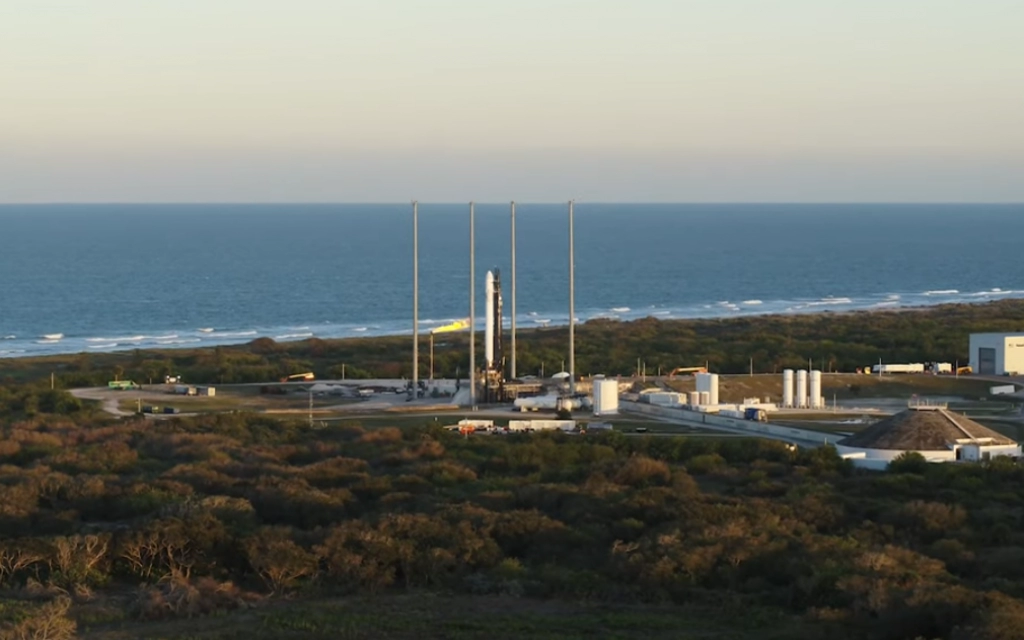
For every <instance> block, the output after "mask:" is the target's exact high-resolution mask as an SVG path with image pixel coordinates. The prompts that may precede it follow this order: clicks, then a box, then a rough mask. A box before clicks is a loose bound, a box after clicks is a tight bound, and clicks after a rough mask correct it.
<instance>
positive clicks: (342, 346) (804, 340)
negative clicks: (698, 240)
mask: <svg viewBox="0 0 1024 640" xmlns="http://www.w3.org/2000/svg"><path fill="white" fill-rule="evenodd" d="M1021 330H1024V301H1021V300H1007V301H1000V302H993V303H990V304H984V305H946V306H940V307H932V308H926V309H918V310H912V311H889V312H856V313H847V314H835V313H822V314H817V315H788V316H755V317H745V318H732V319H723V320H657V319H655V318H646V319H642V320H636V321H633V322H617V321H610V320H593V321H590V322H587V323H585V324H583V325H581V326H580V327H579V329H578V331H577V345H576V362H577V370H578V371H579V372H580V373H582V374H585V375H586V374H591V373H606V374H624V375H628V374H631V373H633V372H634V371H635V370H636V364H637V359H640V360H642V361H643V362H644V363H646V371H647V373H648V374H655V373H656V372H657V371H658V370H659V369H661V370H662V371H664V372H668V371H669V370H671V369H673V368H674V367H677V366H691V365H697V364H704V363H705V362H707V363H709V364H710V366H711V369H712V370H713V371H718V372H721V373H745V372H747V371H748V370H749V367H750V361H751V358H753V364H754V370H755V371H757V372H762V373H774V372H777V371H781V370H782V369H784V368H787V367H800V366H803V365H806V363H807V361H808V359H813V360H814V362H815V364H816V366H820V367H821V368H822V369H824V370H826V371H827V370H834V371H853V370H855V369H856V368H857V367H863V366H867V365H871V364H872V363H877V362H878V360H879V358H883V359H884V360H886V361H887V362H930V361H943V362H953V361H956V360H959V361H960V362H966V361H967V360H968V354H967V348H968V344H967V341H968V335H969V334H970V333H972V332H984V331H1021ZM478 339H482V338H481V337H478ZM566 342H567V329H565V328H550V329H535V330H531V331H529V332H524V334H523V335H522V336H521V339H520V340H519V341H518V346H519V350H518V369H519V372H520V373H521V374H526V373H533V374H540V373H541V372H542V371H543V372H544V373H546V374H547V375H550V374H551V373H554V372H555V371H557V370H558V369H559V368H561V366H562V363H563V362H564V361H565V359H566V356H567V354H566V351H567V350H566ZM435 347H436V349H435V351H436V353H435V362H434V372H435V375H437V376H439V377H456V375H457V374H458V375H460V376H462V377H463V378H465V377H466V365H467V351H468V348H467V338H466V336H465V335H460V334H445V335H444V340H443V341H439V342H438V343H437V344H436V345H435ZM410 351H411V348H410V345H409V339H408V338H405V337H391V338H364V339H351V340H320V339H316V338H314V339H310V340H305V341H302V342H293V343H281V344H278V343H275V342H274V341H273V340H270V339H269V338H260V339H257V340H255V341H253V342H251V343H249V344H248V345H244V346H239V347H218V348H212V349H194V350H184V349H183V350H167V351H135V352H130V353H120V354H79V355H74V356H60V357H51V358H36V359H25V360H0V377H8V378H10V379H18V380H25V379H32V378H43V377H46V378H49V376H50V374H51V373H56V374H57V382H58V384H60V385H61V386H63V387H72V386H90V385H103V384H106V382H107V381H108V380H110V379H111V378H112V376H114V375H123V376H125V377H127V378H131V379H134V380H135V381H137V382H142V383H148V382H151V381H157V382H159V381H162V380H163V377H164V375H168V374H172V375H174V374H181V375H184V376H185V379H186V380H188V381H189V382H193V383H222V384H223V383H232V382H266V381H272V380H277V379H278V378H281V377H283V376H286V375H289V374H292V373H298V372H303V371H313V372H315V373H316V375H317V376H318V377H319V378H341V377H342V376H343V375H344V376H345V377H347V378H370V377H374V378H400V377H405V378H408V377H411V375H410V374H411V369H410V362H411V354H410ZM427 351H428V350H427V338H426V336H424V337H423V344H422V345H421V348H420V368H421V370H420V377H421V378H426V377H427V376H428V374H429V358H428V355H427ZM478 352H482V348H481V349H479V350H478Z"/></svg>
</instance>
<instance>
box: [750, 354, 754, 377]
mask: <svg viewBox="0 0 1024 640" xmlns="http://www.w3.org/2000/svg"><path fill="white" fill-rule="evenodd" d="M750 377H751V378H753V377H754V359H753V358H751V359H750Z"/></svg>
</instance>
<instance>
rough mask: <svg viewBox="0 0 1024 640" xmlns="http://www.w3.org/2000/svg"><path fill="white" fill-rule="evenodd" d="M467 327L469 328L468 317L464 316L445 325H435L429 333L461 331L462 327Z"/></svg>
mask: <svg viewBox="0 0 1024 640" xmlns="http://www.w3.org/2000/svg"><path fill="white" fill-rule="evenodd" d="M468 328H469V318H466V319H465V320H456V321H455V322H453V323H451V324H446V325H444V326H442V327H437V328H436V329H434V330H432V331H431V332H430V333H448V332H450V331H462V330H463V329H468Z"/></svg>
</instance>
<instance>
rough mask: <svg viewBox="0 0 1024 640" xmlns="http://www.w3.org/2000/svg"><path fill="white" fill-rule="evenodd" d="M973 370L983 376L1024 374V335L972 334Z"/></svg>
mask: <svg viewBox="0 0 1024 640" xmlns="http://www.w3.org/2000/svg"><path fill="white" fill-rule="evenodd" d="M970 347H971V351H970V354H971V369H972V370H973V371H974V373H978V374H983V375H995V376H1002V375H1011V376H1013V375H1018V374H1024V334H1020V333H972V334H971V340H970Z"/></svg>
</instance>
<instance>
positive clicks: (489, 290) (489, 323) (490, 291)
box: [484, 271, 495, 370]
mask: <svg viewBox="0 0 1024 640" xmlns="http://www.w3.org/2000/svg"><path fill="white" fill-rule="evenodd" d="M484 291H485V294H484V300H485V301H486V302H487V306H486V308H485V311H484V315H485V325H484V327H485V328H484V361H485V362H486V363H487V369H488V370H489V369H491V368H492V367H493V366H494V303H495V296H494V272H492V271H488V272H487V283H486V286H485V289H484Z"/></svg>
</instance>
